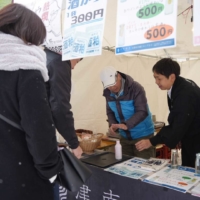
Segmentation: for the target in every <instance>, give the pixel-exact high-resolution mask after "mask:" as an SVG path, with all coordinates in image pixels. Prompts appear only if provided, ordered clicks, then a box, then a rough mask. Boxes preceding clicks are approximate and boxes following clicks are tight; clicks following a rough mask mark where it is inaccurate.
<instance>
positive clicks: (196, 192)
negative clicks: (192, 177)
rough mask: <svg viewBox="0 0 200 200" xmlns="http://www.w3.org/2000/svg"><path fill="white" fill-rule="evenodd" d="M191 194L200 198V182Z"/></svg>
mask: <svg viewBox="0 0 200 200" xmlns="http://www.w3.org/2000/svg"><path fill="white" fill-rule="evenodd" d="M190 192H191V194H192V195H194V196H198V197H200V182H199V183H198V184H197V185H195V186H194V187H193V188H192V189H191V191H190Z"/></svg>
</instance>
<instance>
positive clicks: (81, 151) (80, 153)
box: [72, 146, 83, 159]
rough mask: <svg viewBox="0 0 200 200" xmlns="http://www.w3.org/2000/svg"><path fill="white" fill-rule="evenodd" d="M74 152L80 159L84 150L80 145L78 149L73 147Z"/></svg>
mask: <svg viewBox="0 0 200 200" xmlns="http://www.w3.org/2000/svg"><path fill="white" fill-rule="evenodd" d="M72 152H73V154H74V155H75V156H76V157H77V158H78V159H80V158H81V155H82V153H83V150H82V149H81V147H80V146H78V147H77V148H76V149H72Z"/></svg>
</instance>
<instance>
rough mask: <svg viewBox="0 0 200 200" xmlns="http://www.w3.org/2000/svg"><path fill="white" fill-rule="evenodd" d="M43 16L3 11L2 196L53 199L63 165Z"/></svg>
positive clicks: (16, 7) (5, 199)
mask: <svg viewBox="0 0 200 200" xmlns="http://www.w3.org/2000/svg"><path fill="white" fill-rule="evenodd" d="M45 37H46V29H45V27H44V25H43V22H42V20H41V19H40V18H39V17H38V16H37V15H36V14H35V13H34V12H32V11H31V10H29V9H27V8H26V7H24V6H22V5H20V4H10V5H8V6H6V7H4V8H2V9H1V10H0V63H1V64H0V114H1V115H3V116H4V117H6V118H7V119H9V120H11V121H13V122H14V123H16V124H20V125H21V127H22V129H23V131H21V130H19V129H17V128H15V127H14V126H12V125H10V124H9V123H7V122H5V121H4V120H2V119H0V161H1V164H0V199H2V200H36V199H37V200H53V199H54V193H53V185H52V183H51V182H53V180H55V178H56V176H57V174H58V173H60V172H61V170H62V169H63V163H62V160H61V158H60V157H59V155H58V152H57V142H56V134H55V126H54V123H53V119H52V115H51V110H50V107H49V103H48V99H47V93H46V88H45V82H46V81H48V72H47V68H46V57H45V53H44V51H43V50H42V49H41V48H39V47H38V46H39V45H41V44H42V43H43V41H44V39H45Z"/></svg>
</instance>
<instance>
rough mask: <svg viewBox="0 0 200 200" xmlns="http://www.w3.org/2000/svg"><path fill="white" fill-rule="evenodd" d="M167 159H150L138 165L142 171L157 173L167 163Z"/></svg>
mask: <svg viewBox="0 0 200 200" xmlns="http://www.w3.org/2000/svg"><path fill="white" fill-rule="evenodd" d="M169 161H170V160H169V159H159V158H150V159H148V160H146V161H145V162H144V163H142V164H141V165H140V167H141V168H142V169H145V170H149V171H153V172H155V171H158V170H160V169H162V168H163V167H164V166H166V165H167V164H168V163H169Z"/></svg>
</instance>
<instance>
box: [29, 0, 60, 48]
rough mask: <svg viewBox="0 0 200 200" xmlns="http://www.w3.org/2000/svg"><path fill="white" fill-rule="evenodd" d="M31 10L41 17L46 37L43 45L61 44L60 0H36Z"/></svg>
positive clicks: (53, 46) (56, 45)
mask: <svg viewBox="0 0 200 200" xmlns="http://www.w3.org/2000/svg"><path fill="white" fill-rule="evenodd" d="M33 11H34V12H35V13H37V14H38V16H39V17H40V18H41V19H42V21H43V23H44V25H45V27H46V30H47V37H46V41H45V46H47V47H51V48H56V47H58V46H61V45H62V34H61V11H62V0H40V1H36V2H35V5H34V8H33Z"/></svg>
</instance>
